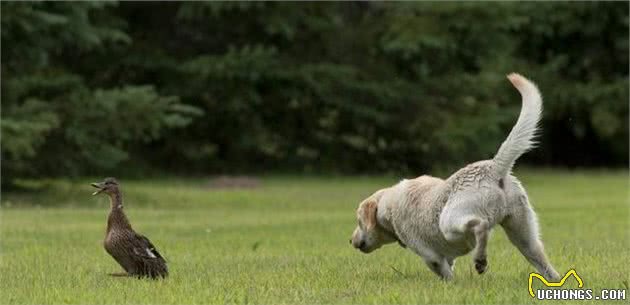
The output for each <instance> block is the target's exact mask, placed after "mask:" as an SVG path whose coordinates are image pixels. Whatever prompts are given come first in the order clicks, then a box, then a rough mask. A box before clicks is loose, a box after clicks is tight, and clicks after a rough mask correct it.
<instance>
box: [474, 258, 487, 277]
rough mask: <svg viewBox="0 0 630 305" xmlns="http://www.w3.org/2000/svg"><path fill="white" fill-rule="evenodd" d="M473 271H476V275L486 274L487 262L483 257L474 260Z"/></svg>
mask: <svg viewBox="0 0 630 305" xmlns="http://www.w3.org/2000/svg"><path fill="white" fill-rule="evenodd" d="M475 269H476V270H477V273H479V274H482V273H484V272H486V269H488V260H487V259H486V258H485V257H483V258H476V259H475Z"/></svg>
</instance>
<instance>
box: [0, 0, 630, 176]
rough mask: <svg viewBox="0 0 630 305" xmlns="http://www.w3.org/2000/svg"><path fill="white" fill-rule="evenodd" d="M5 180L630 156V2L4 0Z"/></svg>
mask: <svg viewBox="0 0 630 305" xmlns="http://www.w3.org/2000/svg"><path fill="white" fill-rule="evenodd" d="M1 8H2V21H1V27H2V30H1V32H2V96H1V97H2V120H1V127H2V142H1V144H2V184H3V186H7V185H10V184H11V183H12V182H13V181H15V180H19V179H22V178H43V177H76V176H85V175H96V176H105V175H116V176H121V175H127V176H138V177H140V176H142V175H163V174H168V175H214V174H239V173H309V174H382V173H388V174H392V173H393V174H399V175H400V174H410V175H419V174H422V173H426V172H429V171H448V170H451V169H456V168H458V167H461V166H463V165H465V164H467V163H468V162H471V161H475V160H480V159H484V158H490V157H492V156H493V154H494V153H495V152H496V150H497V149H498V147H499V145H500V143H501V142H502V141H503V140H504V139H505V137H506V136H507V133H508V132H509V130H510V128H511V126H512V125H513V124H514V122H515V120H516V118H517V116H518V112H519V110H520V106H521V104H520V97H519V95H518V93H517V92H516V90H514V89H513V88H512V87H511V85H510V84H509V82H508V81H507V80H506V79H505V75H506V74H507V73H509V72H512V71H517V72H520V73H522V74H523V75H525V76H527V77H529V78H531V79H532V80H534V81H535V82H537V83H538V85H539V87H540V89H541V91H542V93H543V95H544V98H545V102H544V106H545V110H544V119H543V122H542V126H543V132H542V133H541V137H540V144H539V148H538V149H536V150H534V151H533V152H531V153H529V154H527V155H526V156H525V157H524V158H523V161H522V163H524V164H529V165H530V166H544V167H564V168H567V167H568V168H575V167H579V168H583V167H607V168H610V167H627V166H628V56H629V55H628V25H629V18H628V3H627V2H615V3H612V2H609V3H594V2H580V3H575V2H571V3H566V2H562V3H559V2H558V3H556V2H554V3H481V2H479V3H453V2H449V3H378V2H343V3H299V4H298V3H287V2H281V3H278V2H272V3H265V2H228V3H200V2H194V3H192V2H176V3H175V2H160V3H157V2H156V3H146V2H143V3H135V2H121V3H113V2H81V3H66V2H27V3H24V2H2V4H1Z"/></svg>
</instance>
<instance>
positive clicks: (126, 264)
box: [103, 180, 168, 278]
mask: <svg viewBox="0 0 630 305" xmlns="http://www.w3.org/2000/svg"><path fill="white" fill-rule="evenodd" d="M106 181H107V180H106ZM108 195H109V196H110V201H111V210H110V212H109V216H108V218H107V230H106V232H105V240H104V242H103V245H104V246H105V250H106V251H107V253H109V254H110V255H111V256H112V257H113V258H114V259H115V260H116V261H117V262H118V263H119V264H120V266H122V267H123V269H125V271H126V272H127V274H128V275H130V276H136V277H150V278H159V277H166V276H168V268H167V266H166V261H165V260H164V258H163V257H162V255H161V254H160V253H159V252H158V250H157V249H156V248H155V246H153V244H152V243H151V241H150V240H149V239H148V238H146V237H145V236H142V235H140V234H138V233H136V232H135V231H134V230H133V228H132V227H131V224H130V223H129V220H128V219H127V216H126V215H125V213H124V212H123V205H122V198H121V194H120V190H119V189H118V187H117V185H116V188H114V189H113V190H112V191H111V192H108Z"/></svg>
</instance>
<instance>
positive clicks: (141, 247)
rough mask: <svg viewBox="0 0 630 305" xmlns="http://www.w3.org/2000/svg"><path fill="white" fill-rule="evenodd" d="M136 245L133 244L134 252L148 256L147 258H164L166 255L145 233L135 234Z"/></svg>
mask: <svg viewBox="0 0 630 305" xmlns="http://www.w3.org/2000/svg"><path fill="white" fill-rule="evenodd" d="M134 237H135V238H134V240H135V242H134V245H133V253H134V254H135V255H138V256H141V257H144V258H147V259H162V260H164V257H162V255H161V254H160V252H158V250H157V249H156V248H155V246H154V245H153V244H152V243H151V241H150V240H149V239H148V238H146V237H145V236H143V235H140V234H138V233H136V234H135V236H134Z"/></svg>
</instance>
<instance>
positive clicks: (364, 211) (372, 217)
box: [359, 198, 377, 230]
mask: <svg viewBox="0 0 630 305" xmlns="http://www.w3.org/2000/svg"><path fill="white" fill-rule="evenodd" d="M376 206H377V202H376V200H375V199H374V198H369V199H366V200H365V201H363V202H362V203H361V206H360V207H359V217H361V219H362V220H363V223H364V224H365V228H366V229H368V230H369V229H372V228H374V227H375V226H376Z"/></svg>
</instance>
